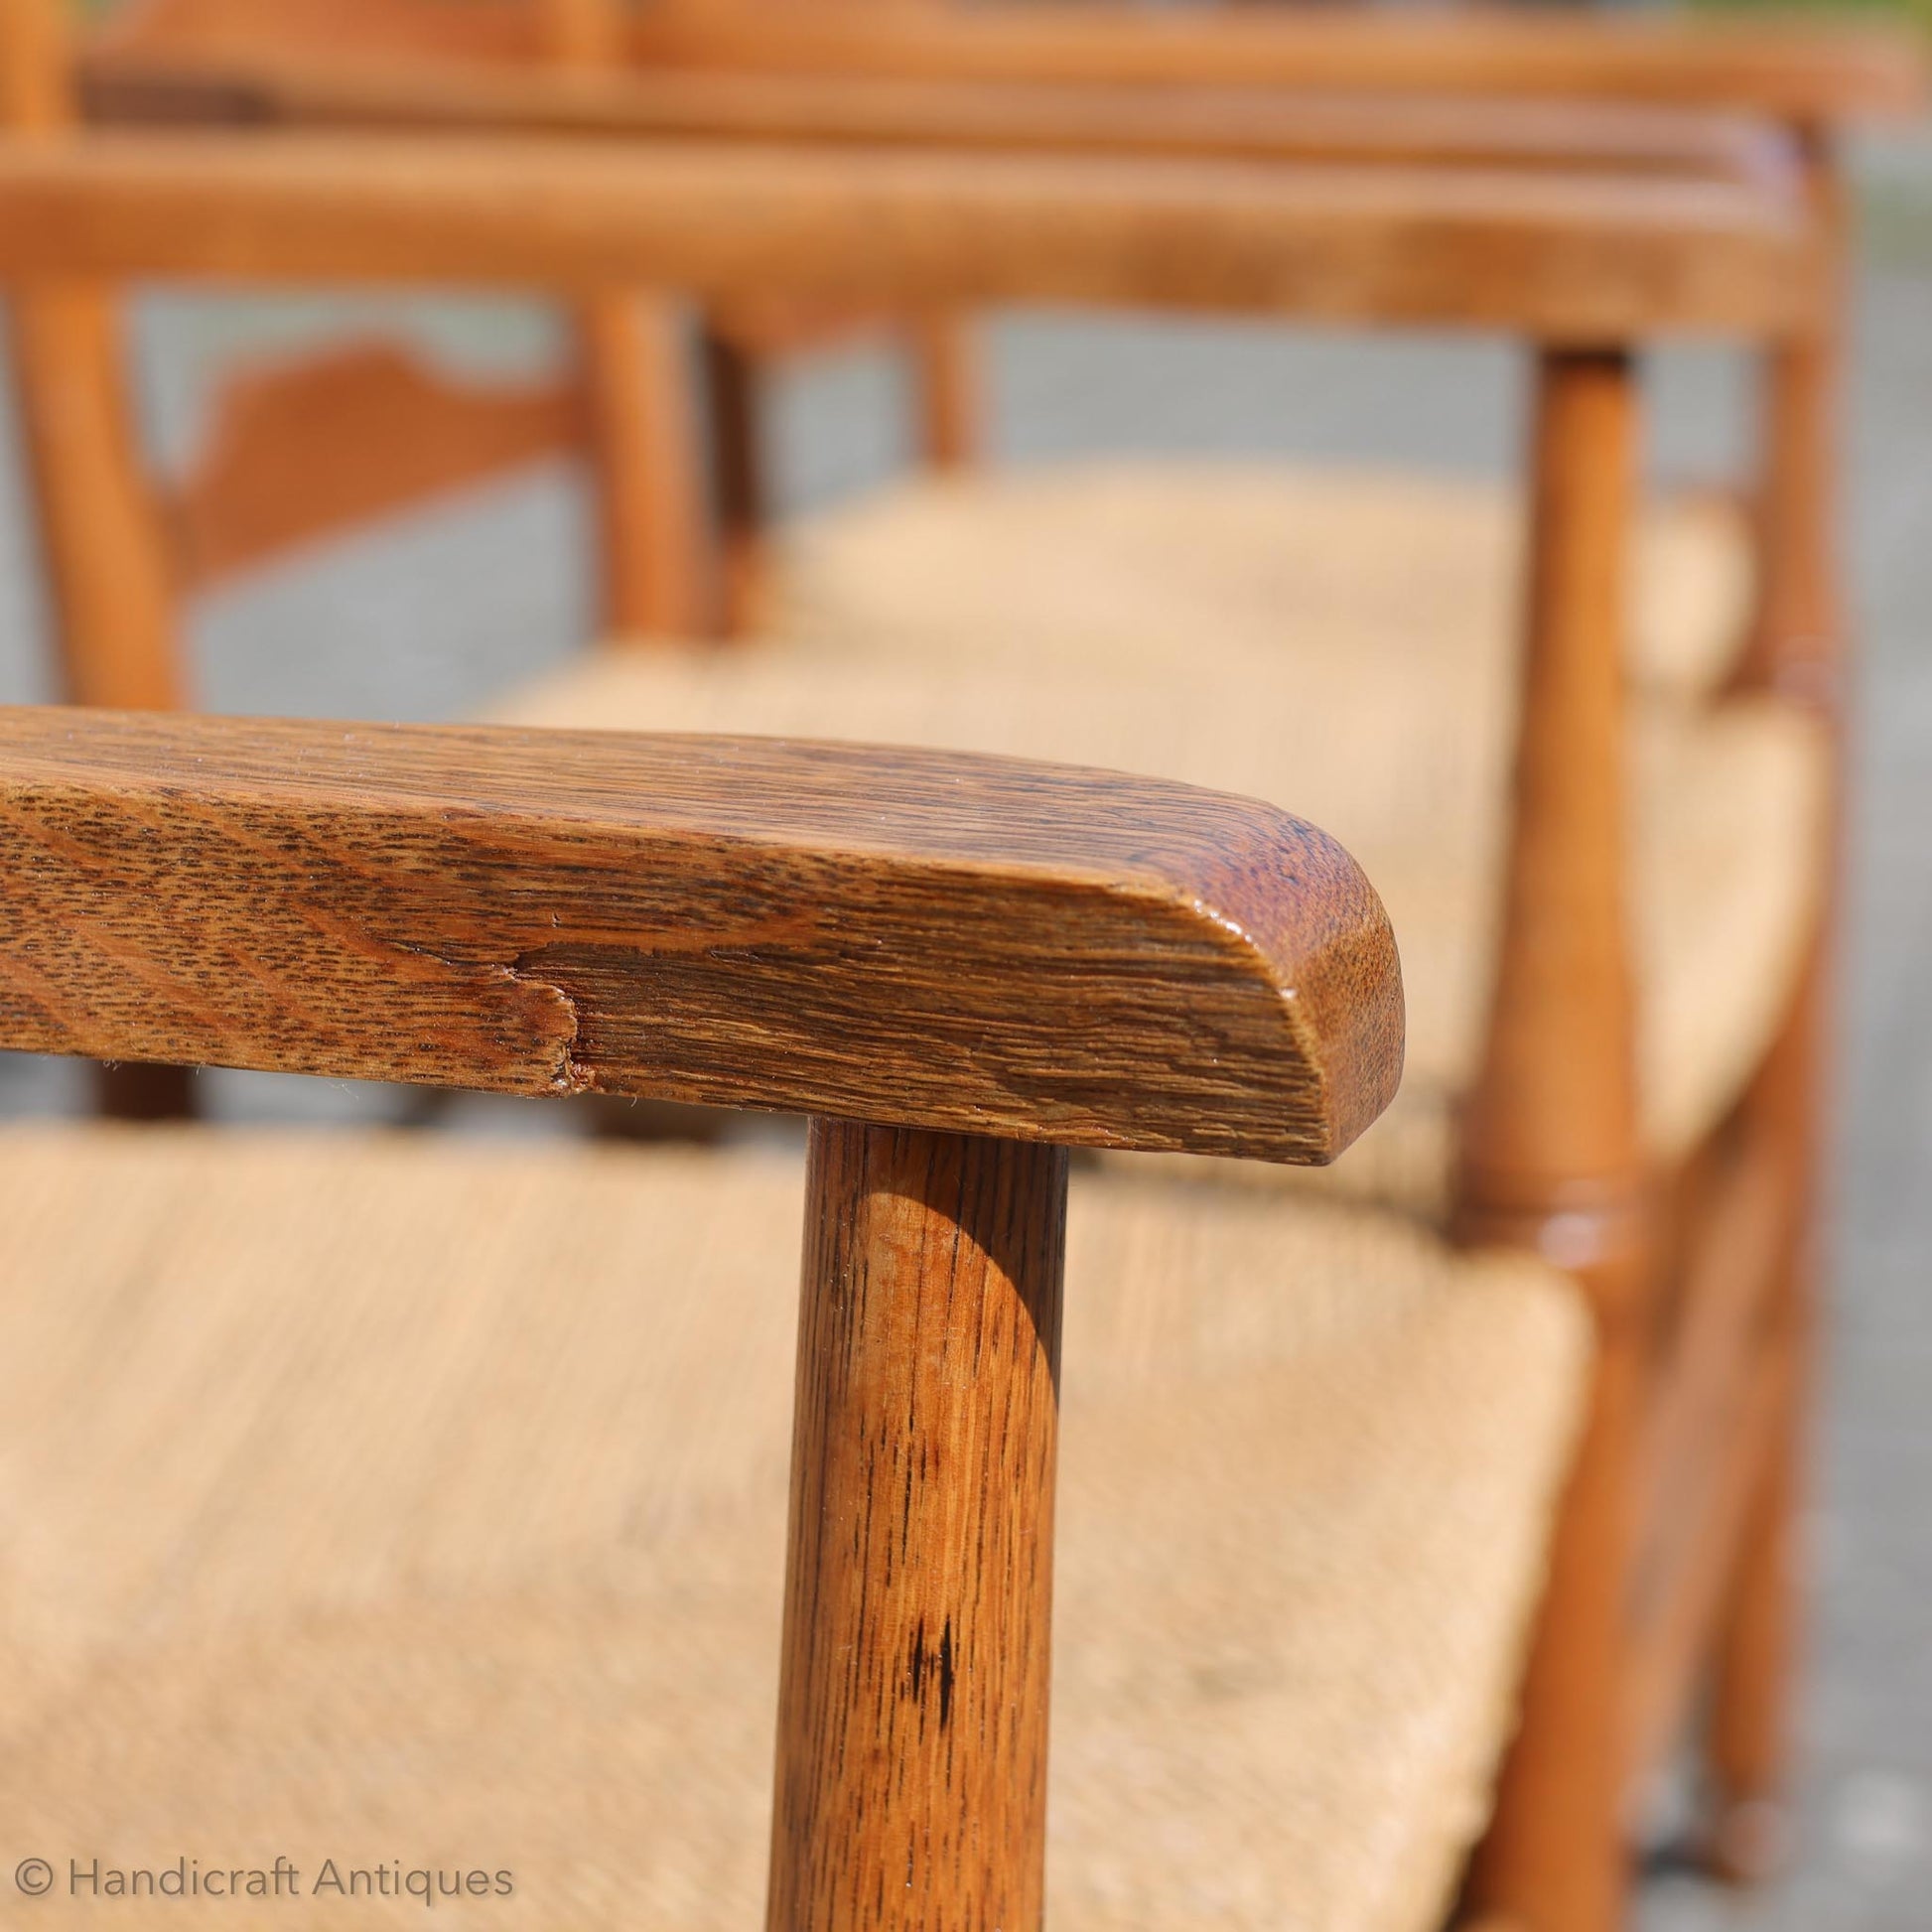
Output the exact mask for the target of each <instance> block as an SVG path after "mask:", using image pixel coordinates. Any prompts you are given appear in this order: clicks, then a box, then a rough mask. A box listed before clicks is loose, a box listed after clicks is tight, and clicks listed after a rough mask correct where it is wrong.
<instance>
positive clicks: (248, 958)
mask: <svg viewBox="0 0 1932 1932" xmlns="http://www.w3.org/2000/svg"><path fill="white" fill-rule="evenodd" d="M0 903H4V907H5V912H6V918H5V922H4V929H0V1043H4V1044H5V1045H7V1046H10V1047H15V1048H21V1049H26V1050H34V1051H48V1052H62V1053H84V1054H88V1055H91V1056H93V1057H96V1058H104V1059H160V1060H166V1061H171V1062H177V1063H184V1064H193V1065H230V1066H252V1067H267V1068H271V1069H279V1070H282V1071H288V1072H306V1073H325V1074H335V1075H346V1076H350V1077H363V1078H371V1079H385V1080H398V1081H406V1082H414V1083H418V1084H429V1085H448V1086H468V1087H476V1088H484V1089H497V1090H503V1091H513V1092H532V1093H557V1092H577V1091H603V1092H618V1093H631V1094H639V1095H645V1096H651V1097H657V1098H662V1099H671V1100H687V1101H699V1102H709V1103H713V1104H717V1105H723V1106H734V1107H764V1108H778V1109H783V1110H786V1111H791V1112H801V1113H821V1114H829V1115H835V1116H838V1117H842V1118H849V1119H869V1120H874V1121H877V1122H881V1123H887V1124H899V1125H909V1126H921V1127H930V1128H938V1129H948V1130H957V1131H965V1132H973V1133H987V1134H1003V1135H1008V1136H1011V1137H1013V1138H1016V1139H1032V1140H1052V1141H1058V1142H1064V1143H1069V1144H1084V1145H1096V1146H1115V1147H1128V1148H1146V1149H1183V1150H1184V1149H1194V1150H1198V1151H1212V1152H1217V1153H1224V1154H1241V1155H1247V1156H1252V1157H1254V1158H1258V1159H1268V1160H1280V1161H1320V1160H1325V1159H1328V1158H1330V1157H1332V1156H1333V1155H1334V1154H1335V1153H1337V1152H1338V1151H1339V1150H1340V1149H1341V1148H1342V1147H1344V1146H1345V1145H1346V1144H1347V1143H1348V1142H1349V1141H1350V1140H1352V1139H1353V1138H1354V1136H1355V1135H1356V1134H1357V1133H1359V1132H1360V1130H1361V1129H1362V1128H1363V1127H1365V1126H1366V1125H1367V1124H1368V1122H1369V1121H1370V1120H1372V1119H1373V1118H1374V1116H1375V1115H1376V1114H1377V1113H1378V1112H1379V1111H1380V1110H1381V1108H1382V1107H1383V1106H1384V1105H1385V1104H1386V1103H1387V1101H1388V1099H1389V1097H1390V1095H1391V1093H1392V1092H1393V1090H1394V1087H1395V1083H1396V1081H1397V1079H1398V1078H1399V1075H1400V1067H1401V990H1400V973H1399V968H1398V965H1397V961H1396V955H1395V949H1394V944H1393V941H1392V939H1391V936H1390V933H1389V930H1388V925H1387V922H1386V918H1385V916H1384V914H1383V912H1382V908H1381V905H1380V903H1379V901H1378V900H1377V899H1376V897H1375V896H1374V894H1373V892H1372V891H1371V889H1370V888H1369V887H1368V885H1367V883H1366V882H1365V881H1364V880H1363V879H1362V877H1361V875H1360V873H1359V872H1358V871H1357V869H1356V868H1355V866H1354V865H1353V863H1352V862H1351V861H1350V860H1349V859H1348V857H1347V856H1346V854H1344V853H1343V852H1342V851H1341V850H1340V848H1339V847H1337V846H1336V845H1334V844H1333V842H1332V841H1330V840H1328V839H1327V838H1325V837H1324V836H1323V835H1322V834H1321V833H1319V832H1316V831H1314V830H1313V829H1312V828H1311V827H1309V826H1307V825H1305V824H1303V823H1301V822H1300V821H1299V820H1296V819H1293V818H1290V817H1288V816H1287V815H1286V814H1285V813H1282V812H1279V811H1277V810H1275V809H1274V808H1273V807H1272V806H1267V805H1262V804H1258V803H1256V802H1254V801H1252V800H1245V799H1237V798H1232V797H1226V796H1222V795H1220V794H1216V793H1209V792H1202V791H1198V790H1195V789H1192V788H1190V787H1187V786H1180V785H1172V784H1166V783H1161V782H1157V781H1153V780H1145V779H1138V778H1127V777H1122V776H1119V775H1117V774H1113V773H1107V772H1097V771H1089V770H1082V769H1078V768H1073V767H1060V766H1052V765H1039V764H1033V763H1028V762H1025V761H1021V760H1014V759H987V758H974V757H967V756H963V755H946V754H939V753H895V752H882V751H876V750H871V749H867V748H853V747H841V746H823V745H809V744H801V743H787V742H782V741H766V740H757V739H704V738H674V737H664V738H627V737H621V736H618V735H615V734H613V735H601V734H595V733H584V734H564V733H554V734H553V733H532V732H517V731H489V730H473V731H450V730H428V729H403V728H386V729H385V728H377V727H368V728H362V727H345V726H340V725H323V724H278V723H268V724H261V723H250V722H246V721H235V720H217V719H195V720H183V719H166V718H148V717H141V716H136V715H132V714H112V713H107V714H101V713H79V712H61V711H54V710H45V709H39V710H15V711H7V712H3V713H0Z"/></svg>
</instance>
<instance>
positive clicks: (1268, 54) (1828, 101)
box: [95, 0, 1927, 123]
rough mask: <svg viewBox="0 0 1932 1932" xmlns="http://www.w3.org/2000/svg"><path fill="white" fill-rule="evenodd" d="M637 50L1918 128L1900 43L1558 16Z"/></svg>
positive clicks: (254, 18) (442, 48)
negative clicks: (1456, 95)
mask: <svg viewBox="0 0 1932 1932" xmlns="http://www.w3.org/2000/svg"><path fill="white" fill-rule="evenodd" d="M95 41H96V44H98V45H107V46H112V47H114V48H116V49H119V50H125V51H129V52H132V51H135V50H142V51H147V52H163V51H167V52H192V53H196V54H200V55H207V54H214V53H224V54H227V53H241V52H250V51H259V50H262V49H264V48H271V47H274V48H285V49H292V50H295V51H298V52H313V53H316V54H320V55H323V56H332V55H336V54H339V53H340V52H341V51H342V50H343V49H344V48H345V46H348V45H350V44H353V45H354V46H356V47H358V48H363V49H366V50H367V51H368V52H369V53H370V54H371V55H376V56H395V55H419V56H430V57H435V58H439V59H447V58H456V59H460V60H462V61H464V62H466V63H469V64H471V65H483V64H490V63H498V64H510V63H522V62H529V61H534V60H538V59H540V58H542V56H543V55H544V53H545V52H546V44H545V40H544V35H543V29H542V22H541V21H540V19H539V18H538V9H537V8H536V7H534V6H533V5H531V4H530V3H529V0H468V4H465V5H462V6H451V5H449V4H447V0H136V4H132V5H127V6H123V7H120V8H118V9H116V10H115V12H114V13H113V14H112V15H110V16H109V18H108V20H107V22H106V23H105V25H104V29H103V30H102V31H101V32H100V33H99V34H97V35H96V36H95ZM628 52H629V54H630V56H631V58H632V59H633V60H637V61H641V62H646V63H651V62H654V63H664V62H678V63H682V64H685V65H696V66H710V65H714V64H718V63H720V62H732V63H736V64H739V65H749V66H752V67H758V68H765V69H770V68H790V69H820V70H833V71H844V72H867V71H870V72H876V73H898V74H907V75H924V76H926V77H928V78H948V79H953V78H977V79H988V80H1066V81H1101V82H1136V81H1145V82H1154V83H1161V82H1167V81H1177V80H1184V81H1190V82H1211V83H1233V84H1236V85H1248V84H1262V85H1268V86H1288V87H1307V88H1319V89H1335V88H1340V89H1346V90H1349V91H1354V92H1361V91H1371V92H1373V91H1384V90H1386V91H1399V92H1427V93H1439V92H1460V93H1477V94H1482V93H1510V94H1521V95H1544V96H1559V97H1562V96H1571V97H1576V98H1587V99H1599V100H1603V99H1608V100H1636V101H1645V100H1648V101H1658V102H1675V103H1679V104H1684V105H1695V106H1721V107H1735V108H1741V109H1744V110H1747V111H1753V112H1760V113H1771V114H1777V115H1782V116H1786V117H1789V118H1791V119H1794V120H1798V121H1804V122H1812V123H1832V122H1841V121H1847V120H1853V119H1861V118H1866V117H1878V116H1903V115H1910V114H1915V113H1919V112H1922V111H1923V110H1924V107H1925V104H1926V92H1927V73H1926V64H1925V58H1924V52H1923V49H1922V47H1921V45H1920V44H1919V42H1918V41H1917V39H1916V38H1915V37H1914V36H1913V35H1912V34H1911V33H1910V32H1909V30H1906V29H1904V28H1900V27H1895V26H1892V25H1890V24H1888V23H1883V22H1873V21H1868V20H1867V21H1859V22H1857V23H1856V24H1848V23H1847V22H1845V21H1843V20H1833V21H1831V22H1821V21H1820V20H1818V19H1817V18H1816V16H1805V15H1802V14H1798V13H1794V14H1793V16H1792V17H1791V18H1789V19H1784V20H1779V19H1765V18H1762V17H1753V18H1751V19H1749V20H1737V21H1731V20H1723V19H1710V18H1702V19H1690V20H1686V19H1680V18H1666V19H1658V18H1656V17H1644V18H1634V19H1633V18H1621V17H1620V18H1610V19H1605V18H1603V17H1601V16H1593V17H1573V16H1557V15H1553V14H1551V13H1549V12H1547V11H1544V10H1539V9H1533V8H1527V7H1522V8H1514V9H1511V8H1502V7H1497V8H1490V9H1487V10H1473V11H1471V10H1466V9H1465V10H1461V11H1457V12H1455V13H1451V14H1430V13H1427V12H1423V13H1418V12H1416V11H1415V10H1413V9H1411V10H1405V11H1401V12H1398V13H1396V14H1394V15H1386V14H1377V13H1375V12H1373V11H1363V10H1358V9H1357V10H1345V9H1344V10H1334V9H1329V10H1321V11H1316V12H1310V11H1308V10H1302V9H1295V8H1271V9H1267V10H1262V9H1258V8H1239V7H1233V8H1210V9H1202V10H1199V11H1179V10H1173V9H1166V10H1156V9H1151V8H1136V7H1132V6H1128V5H1124V4H1121V0H1096V3H1095V4H1090V5H1083V4H1079V3H1078V0H1070V3H1068V4H1059V5H1053V6H1040V5H1038V4H1027V5H1019V4H1014V3H1013V0H973V4H966V0H960V4H956V5H931V6H927V7H919V8H911V7H906V8H897V9H880V8H866V9H858V10H851V11H847V10H842V9H839V8H836V7H831V6H809V7H801V6H795V5H792V6H786V5H779V4H771V3H770V0H749V3H748V0H738V4H735V5H733V4H725V3H723V0H704V4H702V5H691V4H682V5H680V4H674V3H673V0H656V3H655V4H653V5H652V6H650V7H648V8H641V9H638V10H637V12H636V16H635V19H634V21H633V24H632V28H631V41H630V46H629V49H628Z"/></svg>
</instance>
